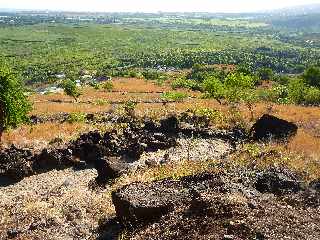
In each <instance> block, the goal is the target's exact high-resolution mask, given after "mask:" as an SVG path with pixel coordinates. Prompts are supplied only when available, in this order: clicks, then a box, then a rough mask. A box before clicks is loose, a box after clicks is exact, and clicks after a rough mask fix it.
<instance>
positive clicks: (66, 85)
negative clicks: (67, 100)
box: [62, 80, 81, 101]
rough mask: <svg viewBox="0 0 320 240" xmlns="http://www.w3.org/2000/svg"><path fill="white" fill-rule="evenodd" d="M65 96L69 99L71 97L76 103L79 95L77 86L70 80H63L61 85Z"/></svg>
mask: <svg viewBox="0 0 320 240" xmlns="http://www.w3.org/2000/svg"><path fill="white" fill-rule="evenodd" d="M62 86H63V89H64V92H65V94H67V95H68V96H70V97H73V98H74V99H75V100H76V101H78V97H79V96H80V95H81V93H80V91H79V89H78V87H77V84H76V83H75V82H74V81H72V80H65V81H64V82H63V84H62Z"/></svg>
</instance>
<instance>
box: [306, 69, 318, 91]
mask: <svg viewBox="0 0 320 240" xmlns="http://www.w3.org/2000/svg"><path fill="white" fill-rule="evenodd" d="M303 79H304V80H305V82H306V83H307V84H308V85H309V86H312V87H320V67H316V66H312V67H309V68H308V69H307V70H306V71H305V72H304V74H303Z"/></svg>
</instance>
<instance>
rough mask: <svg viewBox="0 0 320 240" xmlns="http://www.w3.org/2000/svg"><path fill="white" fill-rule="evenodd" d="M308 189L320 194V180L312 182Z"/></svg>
mask: <svg viewBox="0 0 320 240" xmlns="http://www.w3.org/2000/svg"><path fill="white" fill-rule="evenodd" d="M309 187H310V188H311V189H313V190H316V191H319V192H320V179H316V180H313V181H312V182H311V183H310V184H309Z"/></svg>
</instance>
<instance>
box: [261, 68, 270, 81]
mask: <svg viewBox="0 0 320 240" xmlns="http://www.w3.org/2000/svg"><path fill="white" fill-rule="evenodd" d="M257 75H258V77H259V78H260V80H272V79H273V77H274V73H273V71H272V69H271V68H260V69H259V70H258V72H257Z"/></svg>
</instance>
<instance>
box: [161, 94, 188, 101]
mask: <svg viewBox="0 0 320 240" xmlns="http://www.w3.org/2000/svg"><path fill="white" fill-rule="evenodd" d="M186 97H188V95H187V94H186V93H182V92H165V93H162V94H161V99H162V100H165V101H176V102H181V101H183V100H184V99H185V98H186Z"/></svg>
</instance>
